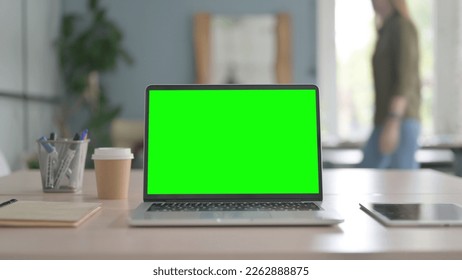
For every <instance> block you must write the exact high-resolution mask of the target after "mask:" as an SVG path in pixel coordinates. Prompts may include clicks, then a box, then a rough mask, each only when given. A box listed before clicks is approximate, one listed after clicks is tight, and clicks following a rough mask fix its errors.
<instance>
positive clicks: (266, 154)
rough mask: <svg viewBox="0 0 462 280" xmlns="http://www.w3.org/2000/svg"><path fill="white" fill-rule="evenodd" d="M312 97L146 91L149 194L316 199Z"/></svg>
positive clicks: (309, 93)
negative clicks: (296, 196)
mask: <svg viewBox="0 0 462 280" xmlns="http://www.w3.org/2000/svg"><path fill="white" fill-rule="evenodd" d="M316 104H317V101H316V91H315V89H235V88H234V89H199V88H197V89H175V90H172V89H165V90H164V89H151V90H149V97H148V127H147V129H148V131H147V141H148V143H147V155H146V156H147V159H146V164H147V173H146V176H147V177H146V183H147V194H149V195H176V194H182V195H188V194H191V195H195V194H217V195H220V194H257V195H259V194H318V193H319V163H318V143H317V142H318V136H317V130H318V127H317V123H318V122H317V115H318V114H317V111H316V110H317V106H316Z"/></svg>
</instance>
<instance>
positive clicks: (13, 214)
mask: <svg viewBox="0 0 462 280" xmlns="http://www.w3.org/2000/svg"><path fill="white" fill-rule="evenodd" d="M13 201H14V202H12V203H5V204H4V206H2V207H0V226H16V227H77V226H79V225H80V224H82V223H83V222H84V221H85V220H87V219H88V218H89V217H90V216H92V215H93V214H94V213H96V212H97V211H98V210H99V209H100V208H101V206H100V204H99V203H87V202H52V201H21V200H19V201H15V200H13Z"/></svg>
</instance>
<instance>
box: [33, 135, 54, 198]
mask: <svg viewBox="0 0 462 280" xmlns="http://www.w3.org/2000/svg"><path fill="white" fill-rule="evenodd" d="M38 141H39V143H40V144H41V145H42V146H43V148H44V149H45V151H46V152H47V157H46V177H45V188H46V189H52V188H54V184H53V181H54V170H55V168H56V165H57V163H58V152H57V151H56V149H55V147H53V145H51V144H50V143H48V142H47V141H48V140H47V138H46V137H45V136H42V137H40V139H39V140H38Z"/></svg>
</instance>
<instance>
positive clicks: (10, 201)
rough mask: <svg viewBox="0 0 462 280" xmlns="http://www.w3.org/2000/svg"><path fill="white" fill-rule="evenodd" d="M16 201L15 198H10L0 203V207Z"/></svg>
mask: <svg viewBox="0 0 462 280" xmlns="http://www.w3.org/2000/svg"><path fill="white" fill-rule="evenodd" d="M16 201H18V200H17V199H14V198H13V199H10V200H8V201H5V202H3V203H0V207H3V206H7V205H10V204H11V203H15V202H16Z"/></svg>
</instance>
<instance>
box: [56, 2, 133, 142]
mask: <svg viewBox="0 0 462 280" xmlns="http://www.w3.org/2000/svg"><path fill="white" fill-rule="evenodd" d="M87 8H88V11H89V13H88V15H89V17H88V16H87V17H85V18H84V17H83V16H82V15H79V14H75V13H70V14H65V15H63V17H62V21H61V29H60V34H59V38H58V40H57V42H56V47H57V52H58V58H59V65H60V68H61V73H62V80H63V86H64V91H65V93H64V94H63V96H62V100H61V110H60V111H61V112H60V113H59V117H58V127H59V130H60V133H61V135H64V136H67V137H72V133H71V131H70V128H69V125H70V123H71V120H72V118H73V117H75V116H76V115H77V114H78V115H79V117H82V116H85V119H86V120H85V121H84V123H83V126H84V127H85V128H88V130H89V131H90V138H91V142H90V145H91V146H92V147H101V146H110V145H111V139H110V134H109V133H110V131H109V128H110V124H111V122H112V120H113V119H114V118H115V117H117V116H118V115H119V113H120V111H121V107H120V106H119V105H113V104H111V103H110V101H109V99H108V97H107V95H106V92H105V91H104V87H103V85H102V84H101V83H100V76H101V74H103V73H106V72H108V71H112V70H114V69H116V67H117V65H118V62H119V61H120V60H123V61H125V62H126V63H129V64H131V63H132V58H131V57H130V55H129V54H128V53H127V51H126V50H125V49H124V48H123V47H122V40H123V34H122V31H121V30H120V28H119V27H118V26H117V25H116V24H115V23H114V22H113V21H111V20H110V19H109V18H108V17H107V12H106V9H105V8H103V7H101V5H100V3H99V0H89V1H88V5H87ZM81 125H82V124H81Z"/></svg>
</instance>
